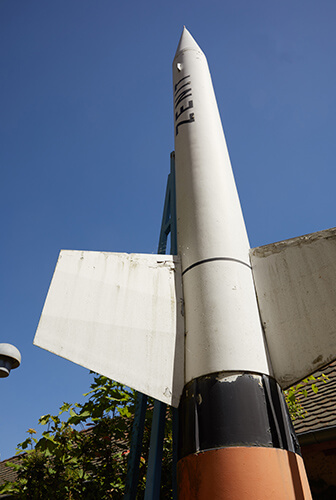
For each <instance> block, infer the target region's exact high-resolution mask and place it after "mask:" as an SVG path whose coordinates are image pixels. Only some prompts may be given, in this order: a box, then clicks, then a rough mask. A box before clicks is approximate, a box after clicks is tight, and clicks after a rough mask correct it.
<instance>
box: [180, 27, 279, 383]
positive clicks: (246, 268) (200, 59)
mask: <svg viewBox="0 0 336 500" xmlns="http://www.w3.org/2000/svg"><path fill="white" fill-rule="evenodd" d="M173 83H174V99H175V113H174V114H175V169H176V213H177V242H178V253H179V255H180V256H181V261H182V273H183V274H182V276H183V293H184V301H185V378H186V380H185V382H186V383H187V382H189V381H190V380H192V379H193V378H195V377H199V376H202V375H206V374H209V373H214V372H219V371H249V372H258V373H265V374H270V373H271V372H270V366H269V362H268V359H267V354H266V347H265V342H264V335H263V330H262V327H261V323H260V317H259V311H258V306H257V301H256V295H255V290H254V285H253V277H252V271H251V267H250V260H249V242H248V237H247V234H246V229H245V224H244V219H243V215H242V211H241V207H240V203H239V198H238V194H237V189H236V185H235V181H234V177H233V173H232V169H231V164H230V158H229V154H228V151H227V146H226V142H225V137H224V133H223V129H222V124H221V120H220V116H219V111H218V108H217V103H216V98H215V94H214V90H213V86H212V82H211V77H210V72H209V68H208V64H207V61H206V58H205V55H204V54H203V52H202V51H201V49H200V48H199V46H198V45H197V44H196V42H195V41H194V39H193V38H192V36H191V35H190V34H189V32H188V31H187V30H186V29H184V31H183V33H182V37H181V40H180V44H179V46H178V48H177V52H176V55H175V59H174V62H173Z"/></svg>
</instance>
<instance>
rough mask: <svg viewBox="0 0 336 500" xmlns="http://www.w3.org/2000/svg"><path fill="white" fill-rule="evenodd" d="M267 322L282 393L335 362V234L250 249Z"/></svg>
mask: <svg viewBox="0 0 336 500" xmlns="http://www.w3.org/2000/svg"><path fill="white" fill-rule="evenodd" d="M251 262H252V267H253V275H254V280H255V286H256V291H257V296H258V302H259V307H260V314H261V318H262V323H263V326H264V329H265V333H266V338H267V344H268V348H269V353H270V357H271V362H272V365H273V369H274V374H275V377H276V379H277V380H278V382H279V383H280V385H281V386H282V387H283V388H286V387H288V386H290V385H293V384H294V383H295V382H297V381H298V380H301V379H303V378H304V377H306V376H307V375H309V374H311V373H313V372H314V371H316V370H318V369H319V368H321V367H323V366H324V365H326V364H327V363H329V362H331V361H332V360H334V359H335V358H336V229H335V228H334V229H328V230H325V231H320V232H317V233H313V234H308V235H306V236H301V237H298V238H293V239H290V240H286V241H281V242H279V243H273V244H271V245H266V246H262V247H258V248H254V249H252V250H251Z"/></svg>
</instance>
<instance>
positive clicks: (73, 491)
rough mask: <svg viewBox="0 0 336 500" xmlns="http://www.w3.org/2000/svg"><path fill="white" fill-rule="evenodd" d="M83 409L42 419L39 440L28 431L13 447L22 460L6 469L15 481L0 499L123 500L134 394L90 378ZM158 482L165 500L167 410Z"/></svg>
mask: <svg viewBox="0 0 336 500" xmlns="http://www.w3.org/2000/svg"><path fill="white" fill-rule="evenodd" d="M85 396H87V397H88V400H87V401H86V402H85V403H84V404H78V403H76V404H74V405H71V404H68V403H64V404H63V405H62V407H61V408H60V412H59V414H58V415H50V414H48V415H43V416H42V417H41V418H40V419H39V424H41V425H43V426H45V427H46V430H45V431H44V432H43V433H42V437H41V439H39V440H37V439H36V438H35V437H34V433H35V431H34V429H29V431H28V434H29V436H28V438H27V439H26V440H25V441H23V442H22V443H20V444H19V445H18V452H19V453H22V452H25V453H24V454H22V460H21V461H20V462H19V463H17V464H15V465H12V466H14V467H15V468H16V470H17V474H18V475H17V480H16V481H15V482H13V483H9V482H8V483H6V484H5V485H3V486H2V488H0V494H2V493H11V494H13V495H14V498H17V499H32V500H39V499H41V500H42V499H43V500H45V499H47V498H53V499H55V500H58V499H59V500H65V499H71V500H77V499H78V500H83V499H88V500H90V499H95V500H96V499H97V498H99V499H102V500H105V499H111V498H113V499H119V498H123V493H124V488H125V481H126V472H127V459H128V454H129V451H130V450H129V446H130V445H129V442H130V435H131V429H132V423H133V415H134V410H135V396H136V394H135V392H134V391H132V390H129V389H127V388H125V387H123V386H121V385H120V384H118V383H116V382H113V381H112V380H109V379H107V378H106V377H103V376H94V380H93V382H92V384H91V390H90V392H89V393H88V394H86V395H85ZM152 414H153V405H152V404H149V405H148V409H147V415H146V426H145V432H144V442H143V455H142V457H141V461H140V473H139V495H138V498H143V495H144V490H145V478H146V468H147V459H148V447H149V440H150V430H151V420H152ZM166 422H167V423H166V431H165V441H164V450H165V453H164V458H163V468H162V482H163V484H164V488H163V490H164V491H163V495H164V498H169V497H170V496H171V460H172V451H171V449H172V417H171V411H170V410H167V418H166Z"/></svg>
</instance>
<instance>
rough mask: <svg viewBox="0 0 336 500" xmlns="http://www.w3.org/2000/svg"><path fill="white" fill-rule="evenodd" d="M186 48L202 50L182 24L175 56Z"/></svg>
mask: <svg viewBox="0 0 336 500" xmlns="http://www.w3.org/2000/svg"><path fill="white" fill-rule="evenodd" d="M188 49H189V50H190V49H193V50H199V51H201V52H202V50H201V48H200V47H199V46H198V45H197V43H196V42H195V40H194V39H193V37H192V36H191V34H190V33H189V31H188V30H187V28H186V27H185V26H183V31H182V35H181V38H180V41H179V44H178V46H177V49H176V54H175V57H176V56H177V54H179V52H181V51H182V50H188Z"/></svg>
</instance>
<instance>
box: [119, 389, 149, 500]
mask: <svg viewBox="0 0 336 500" xmlns="http://www.w3.org/2000/svg"><path fill="white" fill-rule="evenodd" d="M146 408H147V396H146V395H145V394H142V393H141V392H138V393H137V399H136V403H135V413H134V422H133V427H132V436H131V447H130V450H131V451H130V454H129V457H128V462H127V477H126V487H125V494H124V500H135V499H136V493H137V487H138V481H139V467H140V457H141V448H142V440H143V433H144V426H145V417H146Z"/></svg>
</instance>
